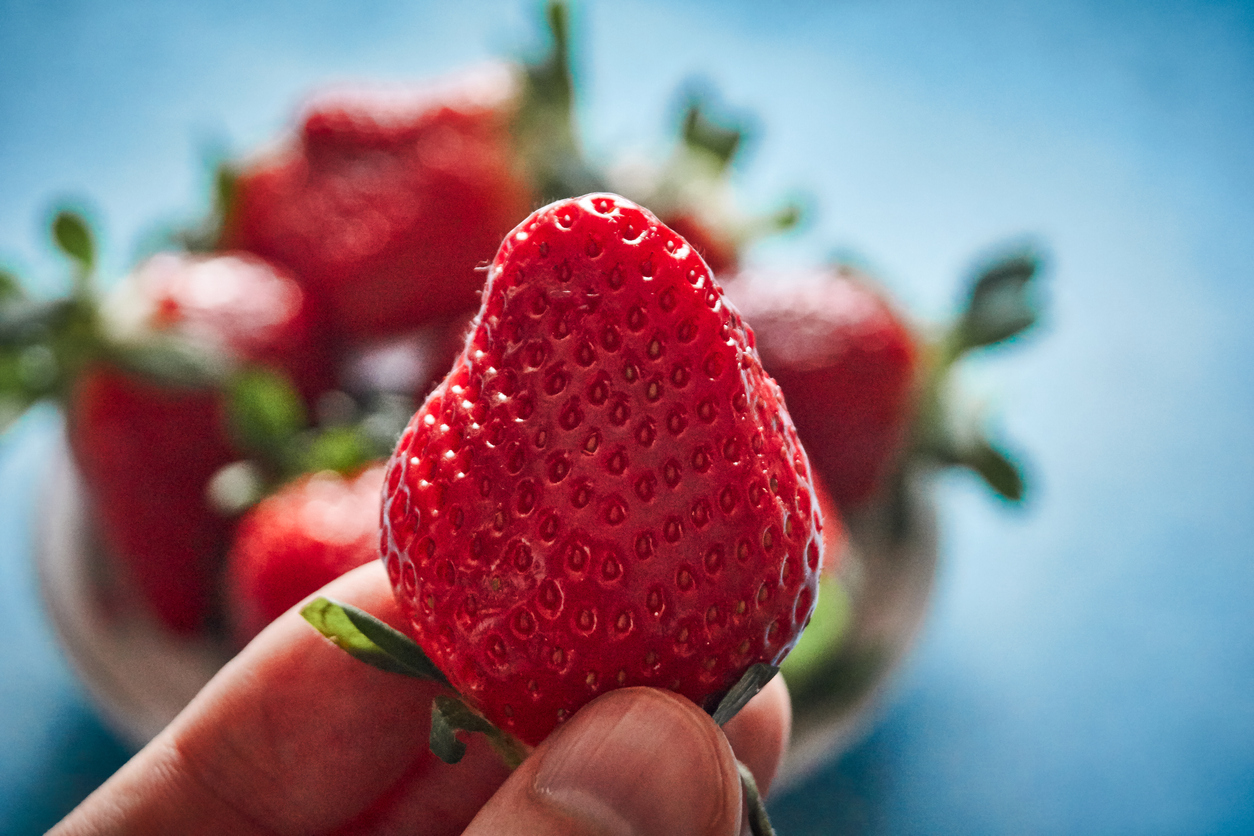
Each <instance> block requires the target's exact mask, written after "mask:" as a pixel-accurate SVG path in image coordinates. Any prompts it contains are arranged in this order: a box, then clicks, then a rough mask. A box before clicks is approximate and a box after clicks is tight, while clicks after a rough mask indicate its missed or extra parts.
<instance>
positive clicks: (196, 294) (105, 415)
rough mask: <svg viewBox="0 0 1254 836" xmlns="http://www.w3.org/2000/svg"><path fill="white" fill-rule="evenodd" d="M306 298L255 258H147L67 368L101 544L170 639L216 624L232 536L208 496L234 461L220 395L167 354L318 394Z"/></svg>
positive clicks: (78, 448)
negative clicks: (223, 561)
mask: <svg viewBox="0 0 1254 836" xmlns="http://www.w3.org/2000/svg"><path fill="white" fill-rule="evenodd" d="M303 300H304V297H303V293H302V291H301V290H300V288H299V287H298V286H297V285H296V284H295V283H294V282H293V281H292V280H291V279H290V278H289V277H287V276H286V275H284V274H282V273H280V272H277V271H275V270H274V269H273V268H271V267H270V266H269V265H266V264H265V263H263V262H261V261H259V260H258V259H256V258H255V257H253V256H242V255H236V256H216V257H208V258H202V257H190V256H182V255H169V254H165V255H159V256H155V257H153V258H152V259H150V260H149V261H147V262H145V263H144V264H143V265H141V266H140V268H139V269H138V270H137V271H136V272H135V273H133V274H132V275H131V276H130V277H129V279H128V281H126V282H125V283H123V284H122V285H121V286H120V287H119V288H118V290H117V291H116V292H115V293H114V294H113V296H112V297H111V298H110V299H109V300H107V302H106V303H105V304H104V305H103V306H102V310H101V311H100V312H99V314H97V315H93V316H94V317H95V325H93V326H92V328H93V330H92V331H91V332H90V334H89V336H87V337H86V338H85V339H84V340H82V342H86V343H89V344H88V345H86V346H80V347H79V348H78V349H76V350H77V352H78V354H77V360H78V362H79V363H80V364H81V365H78V366H77V367H72V368H70V369H67V370H65V373H66V376H67V379H66V382H65V383H64V384H63V385H64V389H65V391H66V395H65V398H66V411H67V422H68V434H69V440H70V445H71V448H72V450H73V452H74V456H75V461H76V463H77V465H78V467H79V470H80V472H81V474H82V477H83V480H84V482H85V484H86V487H87V493H88V496H89V499H90V501H91V504H92V507H93V509H94V512H95V514H96V517H97V520H98V523H99V526H100V532H101V535H102V538H103V541H104V544H105V546H106V547H107V548H108V549H109V550H110V552H112V553H113V554H114V555H115V556H116V557H117V559H118V560H119V561H120V562H121V563H122V564H123V565H124V566H125V567H126V568H127V570H128V571H129V573H130V574H131V575H132V576H133V580H134V582H135V583H136V585H137V586H138V588H139V589H140V591H141V592H142V593H143V595H144V598H145V600H146V601H147V602H148V603H149V605H150V606H151V607H152V609H153V611H154V612H155V614H156V615H157V616H158V618H159V619H160V620H161V622H162V623H163V624H164V625H165V626H167V627H169V628H170V629H172V630H175V631H177V632H181V633H188V632H194V631H196V630H198V629H201V628H202V627H204V626H205V625H206V623H207V622H208V620H209V618H210V615H211V612H212V609H213V590H214V586H215V582H214V577H215V572H216V567H217V563H218V561H219V560H220V557H221V553H222V551H223V550H224V548H225V545H226V538H227V535H228V532H229V527H230V526H229V522H228V520H227V519H226V518H224V517H223V516H221V515H219V514H218V513H216V512H215V511H214V510H213V509H212V508H211V507H210V505H209V503H208V500H207V498H206V487H207V485H208V483H209V480H210V479H211V477H212V476H213V474H214V473H216V472H217V471H218V470H219V469H220V468H221V467H223V466H224V465H226V464H228V463H230V462H232V461H233V460H235V459H236V458H238V457H239V454H238V452H237V451H236V449H235V446H234V444H233V443H232V439H231V436H230V434H229V432H228V429H227V427H226V425H225V423H224V421H223V412H224V404H223V396H222V395H221V394H220V393H219V391H218V390H217V389H216V388H214V387H212V386H210V385H207V382H206V381H195V383H194V385H188V383H187V381H186V380H183V381H180V380H178V378H180V376H182V375H183V374H184V373H185V372H186V371H187V370H186V369H184V368H182V367H181V366H180V365H178V364H176V365H174V366H173V367H171V366H170V364H169V363H168V360H169V359H170V355H165V354H163V353H162V351H161V348H162V347H163V346H164V347H169V346H170V345H172V344H171V343H170V341H171V340H177V341H178V344H179V345H182V346H184V348H182V349H180V352H176V353H175V354H174V355H172V356H173V357H175V358H177V357H179V356H181V355H187V356H184V357H183V359H190V357H193V356H194V357H199V358H202V359H201V360H198V362H204V360H203V358H206V357H208V358H212V361H211V362H210V363H209V365H210V366H215V365H221V366H224V367H231V366H237V365H239V364H242V363H271V364H274V365H275V366H277V367H279V368H285V369H286V370H287V371H289V372H290V373H291V374H292V376H293V378H294V379H296V380H297V381H299V382H300V385H301V386H302V387H303V388H304V389H305V390H306V391H308V392H310V393H311V394H312V393H313V392H314V391H316V390H317V389H318V388H319V387H320V386H322V385H324V380H323V377H324V375H325V374H326V372H325V365H324V364H321V363H318V362H317V358H318V356H319V353H318V351H317V350H316V349H315V348H314V347H312V345H311V339H312V337H311V335H312V322H311V321H310V320H309V318H308V316H307V309H306V306H305V304H304V301H303ZM189 348H190V352H189ZM180 353H181V354H180Z"/></svg>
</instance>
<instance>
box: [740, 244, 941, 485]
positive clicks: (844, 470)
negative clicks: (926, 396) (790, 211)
mask: <svg viewBox="0 0 1254 836" xmlns="http://www.w3.org/2000/svg"><path fill="white" fill-rule="evenodd" d="M727 292H728V295H729V296H730V297H731V298H732V300H733V301H734V302H735V303H736V305H737V306H738V307H739V309H740V311H741V313H742V314H743V315H744V317H745V320H746V321H747V322H748V323H749V324H750V326H751V327H752V328H753V331H754V335H755V339H756V344H757V349H758V353H759V355H761V357H762V365H763V366H764V367H765V368H766V370H767V372H768V373H769V374H770V375H771V376H772V377H774V378H775V380H776V382H777V383H779V386H780V389H781V390H783V392H784V398H785V400H786V401H787V402H788V411H789V413H790V414H791V415H792V417H793V421H794V422H795V423H796V425H797V433H798V434H799V435H800V436H801V439H802V443H804V444H805V445H806V450H807V451H808V452H809V454H810V459H811V461H812V462H813V463H814V467H815V469H816V470H817V471H818V472H819V473H820V474H822V476H823V480H824V482H825V483H826V485H827V488H828V490H829V491H830V492H831V496H832V498H833V499H834V500H835V502H836V504H837V505H838V506H840V507H842V508H847V507H850V506H853V505H857V504H858V503H860V502H864V501H866V500H867V499H868V498H869V497H870V496H871V495H872V494H873V493H874V492H875V490H876V488H877V487H878V486H879V485H880V484H881V482H882V480H883V478H884V476H885V474H886V473H887V472H888V471H889V469H891V468H892V466H893V465H894V464H895V463H896V461H897V460H898V458H899V457H900V456H901V454H902V451H903V450H904V449H905V446H906V442H907V439H908V435H909V429H910V420H911V418H912V416H913V410H914V394H915V386H916V375H917V368H918V362H919V349H918V346H917V345H916V340H915V337H914V335H913V334H912V333H911V330H910V328H909V326H908V325H907V324H906V322H905V321H904V320H903V319H902V317H901V315H900V314H899V313H898V312H897V311H896V310H894V308H893V307H892V306H891V305H890V303H889V302H888V300H887V298H886V297H885V296H884V295H883V294H882V293H881V292H880V291H879V290H877V289H875V288H874V287H873V285H872V284H871V283H870V281H869V280H868V279H867V278H866V277H865V276H862V275H860V274H858V273H856V272H855V271H853V270H852V269H851V268H848V267H836V268H831V269H828V270H823V271H820V272H818V273H817V274H816V275H812V276H804V277H801V276H789V277H780V276H778V275H766V274H762V273H758V274H749V275H745V276H742V277H741V279H739V280H738V281H736V282H732V283H729V285H728V290H727Z"/></svg>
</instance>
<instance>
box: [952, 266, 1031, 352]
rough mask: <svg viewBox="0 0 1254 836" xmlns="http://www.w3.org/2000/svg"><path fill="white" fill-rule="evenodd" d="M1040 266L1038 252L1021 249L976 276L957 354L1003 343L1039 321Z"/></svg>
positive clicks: (961, 320) (958, 336)
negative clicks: (1036, 284)
mask: <svg viewBox="0 0 1254 836" xmlns="http://www.w3.org/2000/svg"><path fill="white" fill-rule="evenodd" d="M1039 267H1040V259H1039V258H1038V257H1037V255H1035V254H1034V253H1032V252H1022V253H1017V254H1014V255H1011V256H1009V257H1007V258H1003V259H1001V260H1000V261H997V262H996V263H994V264H993V265H992V266H990V267H988V268H986V269H985V270H983V271H982V272H981V273H980V274H979V275H978V276H977V277H976V279H975V281H974V283H973V284H972V287H971V294H970V298H969V299H968V301H967V306H966V309H965V310H964V311H963V313H962V315H961V317H960V318H959V320H958V323H957V325H956V328H955V333H954V337H953V340H954V343H955V344H954V346H953V353H954V354H955V355H956V354H960V353H962V352H963V351H966V350H968V349H971V348H978V347H981V346H989V345H996V344H997V343H1000V342H1004V341H1005V340H1008V339H1010V338H1011V337H1013V336H1015V335H1017V334H1020V333H1022V332H1023V331H1025V330H1026V329H1028V328H1030V327H1032V326H1033V325H1034V324H1035V323H1036V321H1037V319H1038V317H1039V310H1038V304H1037V300H1036V298H1035V293H1034V290H1035V287H1034V283H1033V279H1034V278H1035V277H1036V275H1037V274H1038V272H1039Z"/></svg>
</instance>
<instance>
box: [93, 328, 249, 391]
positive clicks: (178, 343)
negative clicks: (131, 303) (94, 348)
mask: <svg viewBox="0 0 1254 836" xmlns="http://www.w3.org/2000/svg"><path fill="white" fill-rule="evenodd" d="M107 352H108V356H109V359H110V360H111V361H113V362H114V363H117V364H118V365H119V366H120V367H122V368H123V369H126V370H127V371H129V372H131V373H132V374H136V375H139V376H141V377H145V378H148V379H149V380H153V381H156V382H157V383H160V384H161V385H163V386H168V387H171V388H184V389H208V388H212V387H215V386H220V385H222V384H223V382H224V381H225V380H226V378H227V376H228V371H227V368H228V367H227V364H226V363H225V362H224V361H223V359H222V358H221V357H219V356H217V355H216V354H215V353H213V352H209V351H205V350H204V349H203V348H201V347H199V346H196V345H194V344H192V343H188V342H186V341H184V340H180V339H178V338H175V337H164V338H163V337H152V338H149V339H146V340H144V341H143V342H136V343H128V344H125V345H114V346H110V347H108V349H107Z"/></svg>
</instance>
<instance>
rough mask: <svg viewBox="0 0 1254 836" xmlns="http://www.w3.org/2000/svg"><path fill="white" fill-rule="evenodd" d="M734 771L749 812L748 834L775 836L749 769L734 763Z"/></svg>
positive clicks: (741, 764)
mask: <svg viewBox="0 0 1254 836" xmlns="http://www.w3.org/2000/svg"><path fill="white" fill-rule="evenodd" d="M736 771H737V772H739V773H740V787H741V791H742V792H743V793H744V797H745V807H746V808H747V809H748V811H749V815H748V822H747V823H748V825H749V832H750V833H752V834H753V836H775V828H774V827H773V826H772V825H771V817H770V816H769V815H767V812H766V803H765V802H764V801H763V800H762V793H761V791H759V790H758V782H757V780H755V779H754V777H753V773H752V772H750V771H749V767H747V766H745V765H744V764H743V763H742V762H741V761H739V760H737V761H736Z"/></svg>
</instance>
